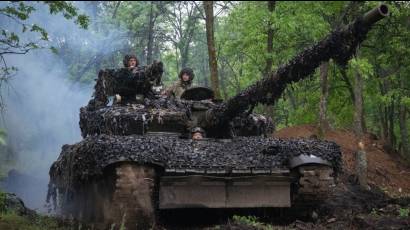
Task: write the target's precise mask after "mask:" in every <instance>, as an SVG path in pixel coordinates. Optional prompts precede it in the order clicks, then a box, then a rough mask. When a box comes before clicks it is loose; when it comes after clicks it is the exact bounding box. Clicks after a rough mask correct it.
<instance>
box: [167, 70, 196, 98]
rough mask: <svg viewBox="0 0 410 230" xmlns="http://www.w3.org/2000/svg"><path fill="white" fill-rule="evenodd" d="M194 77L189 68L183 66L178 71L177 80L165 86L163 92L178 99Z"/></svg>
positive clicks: (190, 84) (189, 86)
mask: <svg viewBox="0 0 410 230" xmlns="http://www.w3.org/2000/svg"><path fill="white" fill-rule="evenodd" d="M194 77H195V74H194V71H193V70H192V69H191V68H188V67H186V68H183V69H182V70H181V72H179V75H178V78H179V80H178V81H177V82H175V83H174V84H173V85H171V86H170V87H169V88H167V89H166V90H165V92H164V94H165V95H167V96H172V97H175V98H178V99H179V98H180V97H181V95H182V94H183V93H184V91H185V90H187V89H189V88H191V87H192V80H193V79H194Z"/></svg>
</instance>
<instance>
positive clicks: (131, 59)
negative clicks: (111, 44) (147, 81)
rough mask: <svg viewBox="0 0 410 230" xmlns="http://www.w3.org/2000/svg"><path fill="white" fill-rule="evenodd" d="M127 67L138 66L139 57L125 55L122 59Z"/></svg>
mask: <svg viewBox="0 0 410 230" xmlns="http://www.w3.org/2000/svg"><path fill="white" fill-rule="evenodd" d="M122 63H123V64H124V67H125V68H128V69H132V68H135V67H138V64H139V62H138V59H137V57H136V56H135V55H133V54H131V55H125V57H124V59H123V60H122Z"/></svg>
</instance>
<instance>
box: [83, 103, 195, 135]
mask: <svg viewBox="0 0 410 230" xmlns="http://www.w3.org/2000/svg"><path fill="white" fill-rule="evenodd" d="M189 115H190V110H189V109H188V106H187V105H185V104H183V103H181V102H177V101H172V100H165V99H163V98H161V99H157V100H149V99H146V100H145V102H144V105H143V104H129V105H114V106H110V107H101V108H98V109H95V110H89V108H88V106H87V107H83V108H81V109H80V128H81V134H82V136H83V137H87V136H89V135H95V134H110V135H130V134H143V133H142V130H143V129H144V127H145V128H146V127H148V126H149V125H150V124H151V123H152V122H155V123H158V124H161V123H166V124H168V123H172V124H174V125H175V126H179V127H184V126H186V124H185V122H186V121H187V120H188V117H189ZM180 131H181V132H182V131H184V130H180Z"/></svg>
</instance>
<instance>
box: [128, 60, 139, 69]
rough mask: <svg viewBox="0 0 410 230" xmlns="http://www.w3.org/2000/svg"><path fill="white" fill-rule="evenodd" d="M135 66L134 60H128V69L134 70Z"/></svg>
mask: <svg viewBox="0 0 410 230" xmlns="http://www.w3.org/2000/svg"><path fill="white" fill-rule="evenodd" d="M136 65H137V60H135V59H134V58H131V59H130V60H128V68H134V67H135V66H136Z"/></svg>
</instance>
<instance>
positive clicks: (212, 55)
mask: <svg viewBox="0 0 410 230" xmlns="http://www.w3.org/2000/svg"><path fill="white" fill-rule="evenodd" d="M213 5H214V4H213V1H204V8H205V24H206V40H207V44H208V55H209V69H210V72H211V86H212V89H213V90H214V92H215V97H216V98H217V99H220V98H221V93H220V91H219V80H218V64H217V62H216V52H215V41H214V9H213Z"/></svg>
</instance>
